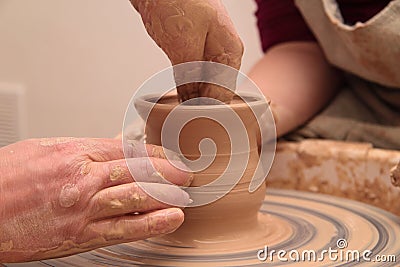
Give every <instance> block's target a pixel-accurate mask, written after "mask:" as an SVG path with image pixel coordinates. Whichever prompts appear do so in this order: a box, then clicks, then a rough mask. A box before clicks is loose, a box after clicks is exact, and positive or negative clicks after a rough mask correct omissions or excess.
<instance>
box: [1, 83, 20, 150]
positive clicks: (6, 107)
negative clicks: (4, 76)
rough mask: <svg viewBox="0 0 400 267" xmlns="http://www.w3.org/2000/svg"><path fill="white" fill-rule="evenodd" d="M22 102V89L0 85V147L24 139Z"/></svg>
mask: <svg viewBox="0 0 400 267" xmlns="http://www.w3.org/2000/svg"><path fill="white" fill-rule="evenodd" d="M24 101H25V89H24V87H22V86H20V85H16V84H7V83H0V147H3V146H6V145H9V144H11V143H15V142H17V141H19V140H21V139H23V138H24V135H25V131H24V130H25V120H24V117H25V116H24V115H25V114H24V113H25V112H24V110H25V102H24Z"/></svg>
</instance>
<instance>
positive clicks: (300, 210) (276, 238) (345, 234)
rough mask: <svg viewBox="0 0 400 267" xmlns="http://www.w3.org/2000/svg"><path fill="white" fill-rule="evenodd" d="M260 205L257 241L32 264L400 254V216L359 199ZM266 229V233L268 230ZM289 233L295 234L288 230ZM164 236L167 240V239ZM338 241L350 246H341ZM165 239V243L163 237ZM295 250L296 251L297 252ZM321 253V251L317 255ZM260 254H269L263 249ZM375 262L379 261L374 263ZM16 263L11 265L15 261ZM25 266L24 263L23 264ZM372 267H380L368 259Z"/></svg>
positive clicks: (130, 250)
mask: <svg viewBox="0 0 400 267" xmlns="http://www.w3.org/2000/svg"><path fill="white" fill-rule="evenodd" d="M267 191H268V192H267V195H266V198H265V200H264V202H263V205H262V207H261V209H260V213H261V215H260V216H259V218H260V221H259V222H260V223H262V224H263V225H262V226H261V228H260V229H257V230H256V231H260V234H259V235H258V236H255V237H254V236H253V238H254V239H253V240H251V239H249V238H246V237H243V236H240V237H238V238H240V242H239V241H236V240H239V239H235V240H234V242H233V243H230V242H220V243H215V242H214V243H211V244H206V243H201V245H199V244H198V245H199V247H198V248H193V247H190V246H189V247H183V246H176V245H174V246H172V245H167V244H165V243H157V239H150V240H145V241H140V242H134V243H129V244H121V245H116V246H111V247H107V248H102V249H97V250H94V251H91V252H87V253H82V254H79V255H75V256H71V257H66V258H61V259H54V260H46V261H43V263H37V264H38V265H35V264H34V263H29V264H30V265H29V266H48V265H52V266H57V267H58V266H61V267H62V266H85V267H86V266H200V267H201V266H244V265H246V266H247V265H251V266H265V265H266V264H268V266H278V265H279V266H282V264H283V265H284V266H288V265H290V266H292V265H294V266H305V265H307V266H321V265H324V264H330V265H335V266H336V265H340V266H353V265H354V264H355V262H351V261H330V259H329V258H328V256H327V254H325V258H324V260H323V261H301V260H300V261H297V262H295V261H292V260H289V261H288V262H281V261H279V260H278V256H277V251H279V250H285V251H286V252H287V254H286V255H285V257H286V258H288V257H289V252H290V251H292V250H296V251H298V252H299V253H300V255H301V253H302V251H304V250H314V251H316V252H317V253H320V252H321V251H322V250H324V249H328V248H332V249H336V250H338V251H343V252H346V251H350V250H358V251H359V252H360V254H361V253H363V251H365V250H371V251H372V252H373V253H372V256H371V258H373V257H374V256H375V255H379V254H380V255H396V256H397V258H399V257H400V247H399V246H398V240H399V239H400V219H399V217H396V216H394V215H393V214H391V213H388V212H386V211H383V210H380V209H377V208H375V207H372V206H369V205H365V204H363V203H360V202H355V201H351V200H348V199H344V198H336V197H332V196H329V195H321V194H314V193H305V192H298V191H290V190H275V189H268V190H267ZM263 231H264V232H263ZM289 232H290V233H289ZM163 240H165V238H164V239H163ZM338 240H345V241H346V245H347V246H346V247H343V248H342V249H339V248H338V246H337V245H338V242H337V241H338ZM163 242H165V241H163ZM265 246H268V251H267V252H268V256H270V254H269V253H271V251H272V250H275V254H272V256H273V258H272V261H271V260H270V258H269V257H267V259H266V261H262V260H260V259H258V257H257V254H258V251H259V250H265ZM293 255H294V254H293V253H292V256H293ZM317 255H318V256H320V254H317ZM259 256H261V257H263V256H265V255H264V254H263V253H261V254H260V255H259ZM374 264H376V265H374ZM10 266H12V265H10ZM18 266H21V265H18ZM368 266H379V262H375V263H374V262H369V263H368Z"/></svg>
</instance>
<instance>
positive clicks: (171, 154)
mask: <svg viewBox="0 0 400 267" xmlns="http://www.w3.org/2000/svg"><path fill="white" fill-rule="evenodd" d="M164 155H165V157H166V158H167V159H169V160H171V161H182V160H183V159H184V156H183V155H180V154H179V153H176V152H175V151H172V150H169V149H167V148H164Z"/></svg>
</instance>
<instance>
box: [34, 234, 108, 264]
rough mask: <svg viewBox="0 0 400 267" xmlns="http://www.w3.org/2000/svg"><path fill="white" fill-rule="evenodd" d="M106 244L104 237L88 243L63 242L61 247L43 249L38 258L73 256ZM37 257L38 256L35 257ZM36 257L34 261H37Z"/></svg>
mask: <svg viewBox="0 0 400 267" xmlns="http://www.w3.org/2000/svg"><path fill="white" fill-rule="evenodd" d="M105 242H106V240H105V238H104V237H98V238H95V239H93V240H90V241H88V242H85V243H82V244H77V243H75V242H73V241H72V240H66V241H63V242H62V244H61V245H60V246H57V247H53V248H50V249H41V250H40V251H39V252H38V253H37V257H36V258H39V257H40V258H44V257H45V258H55V257H60V256H67V255H72V254H77V253H81V252H85V251H88V250H90V249H93V248H96V247H99V245H100V244H104V243H105ZM35 256H36V255H35ZM35 256H34V260H35V259H36V258H35Z"/></svg>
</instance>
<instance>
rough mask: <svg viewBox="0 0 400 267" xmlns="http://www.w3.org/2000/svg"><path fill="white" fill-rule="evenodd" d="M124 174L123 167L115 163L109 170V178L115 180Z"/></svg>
mask: <svg viewBox="0 0 400 267" xmlns="http://www.w3.org/2000/svg"><path fill="white" fill-rule="evenodd" d="M124 176H125V172H124V169H123V168H122V167H121V166H120V165H117V166H115V167H114V168H113V169H112V170H111V173H110V180H111V181H117V180H120V179H122V178H123V177H124Z"/></svg>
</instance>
